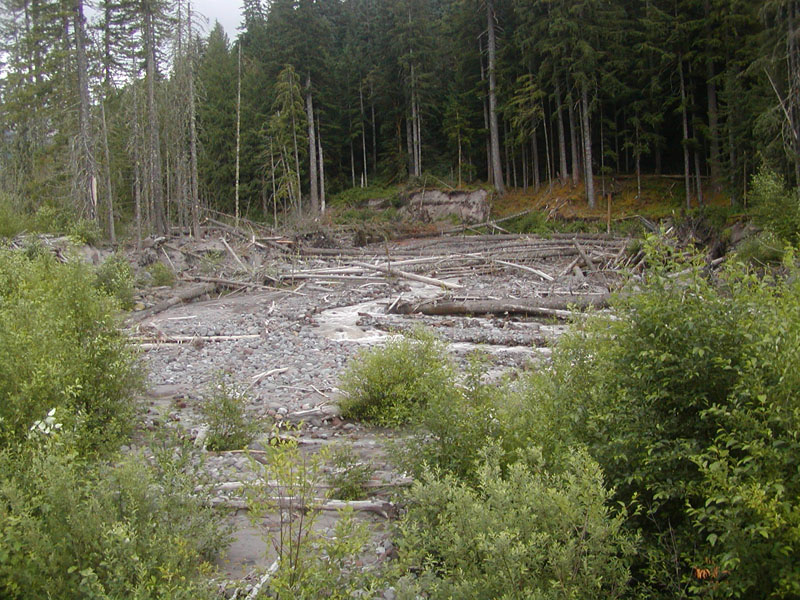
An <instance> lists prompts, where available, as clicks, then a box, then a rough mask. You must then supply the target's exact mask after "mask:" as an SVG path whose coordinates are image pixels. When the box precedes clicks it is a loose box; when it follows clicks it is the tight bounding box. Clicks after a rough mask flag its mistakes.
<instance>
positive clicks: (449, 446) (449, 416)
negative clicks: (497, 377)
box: [397, 354, 518, 481]
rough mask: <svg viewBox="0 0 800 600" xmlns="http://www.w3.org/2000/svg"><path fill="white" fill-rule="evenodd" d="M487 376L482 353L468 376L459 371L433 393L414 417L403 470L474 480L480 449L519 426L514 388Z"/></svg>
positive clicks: (401, 453) (475, 357)
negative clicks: (487, 379) (433, 471)
mask: <svg viewBox="0 0 800 600" xmlns="http://www.w3.org/2000/svg"><path fill="white" fill-rule="evenodd" d="M485 374H486V364H485V362H484V361H483V360H482V357H481V356H480V355H477V354H476V355H473V356H472V357H471V360H470V363H469V368H468V370H467V372H466V374H462V373H457V372H456V371H455V369H454V370H453V372H452V374H451V375H450V377H451V379H450V380H449V381H447V382H444V383H442V384H440V386H441V388H440V389H439V391H438V392H437V393H435V394H431V395H430V398H429V400H428V402H427V403H426V404H425V405H424V406H421V407H420V409H419V411H418V413H417V415H416V418H415V419H414V435H413V436H412V438H411V440H410V441H409V442H408V443H405V444H403V445H402V446H401V447H400V448H399V452H398V453H397V458H398V459H399V460H400V462H401V464H402V466H403V467H404V469H406V470H407V471H409V472H411V473H414V474H415V475H421V474H422V472H423V471H424V470H425V469H426V468H428V467H431V468H435V469H438V470H440V471H442V472H444V473H448V474H452V475H455V476H457V477H459V478H462V479H465V480H470V481H471V480H473V479H474V475H475V468H476V466H477V464H478V459H479V457H480V453H481V451H482V450H483V449H484V448H485V447H486V445H487V444H490V443H494V442H497V441H498V440H501V439H503V438H504V436H505V435H506V434H508V433H509V431H508V430H509V429H511V428H512V427H510V425H511V424H512V423H514V427H516V425H517V424H518V423H517V421H516V419H515V418H514V417H512V416H510V413H511V412H512V411H514V410H516V408H517V405H516V404H515V403H514V401H513V399H512V398H513V393H512V392H511V390H510V389H509V386H508V385H505V384H503V383H498V382H493V383H485V382H484V381H483V379H484V377H485ZM459 380H463V381H459ZM509 440H510V436H509Z"/></svg>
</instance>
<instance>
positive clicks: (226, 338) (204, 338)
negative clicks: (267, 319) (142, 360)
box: [130, 333, 261, 345]
mask: <svg viewBox="0 0 800 600" xmlns="http://www.w3.org/2000/svg"><path fill="white" fill-rule="evenodd" d="M260 338H261V336H260V335H258V334H255V333H254V334H245V335H170V336H165V337H132V338H130V340H131V341H132V342H134V343H137V344H145V345H158V344H197V343H205V342H237V341H239V340H257V339H260Z"/></svg>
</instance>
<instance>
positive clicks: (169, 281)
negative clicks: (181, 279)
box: [147, 261, 175, 287]
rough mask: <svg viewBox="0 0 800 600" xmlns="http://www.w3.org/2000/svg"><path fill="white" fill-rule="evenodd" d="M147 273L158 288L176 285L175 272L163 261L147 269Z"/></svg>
mask: <svg viewBox="0 0 800 600" xmlns="http://www.w3.org/2000/svg"><path fill="white" fill-rule="evenodd" d="M147 272H148V273H150V276H151V277H152V278H153V279H152V282H153V285H154V286H156V287H161V286H164V287H172V286H173V285H175V272H174V271H173V270H172V269H170V268H169V267H168V266H167V265H165V264H164V263H163V262H161V261H157V262H154V263H153V264H152V265H149V266H148V267H147Z"/></svg>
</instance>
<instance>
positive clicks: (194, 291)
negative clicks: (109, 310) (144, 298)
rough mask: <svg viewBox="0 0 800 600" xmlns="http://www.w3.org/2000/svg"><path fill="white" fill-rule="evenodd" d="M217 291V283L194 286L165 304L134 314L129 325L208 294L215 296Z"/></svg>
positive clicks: (130, 317)
mask: <svg viewBox="0 0 800 600" xmlns="http://www.w3.org/2000/svg"><path fill="white" fill-rule="evenodd" d="M216 290H217V284H216V283H204V284H203V285H199V286H194V287H190V288H187V289H185V290H181V291H179V292H178V293H177V294H175V295H174V296H172V297H171V298H168V299H167V300H164V301H163V302H159V303H158V304H156V305H155V306H151V307H150V308H146V309H145V310H142V311H139V312H137V313H134V314H132V315H131V316H129V317H128V319H127V320H128V323H139V322H141V321H144V320H145V319H147V318H149V317H152V316H153V315H157V314H158V313H160V312H164V311H165V310H167V309H168V308H172V307H173V306H176V305H178V304H181V303H183V302H191V301H192V300H194V299H196V298H199V297H200V296H204V295H206V294H213V293H214V292H215V291H216Z"/></svg>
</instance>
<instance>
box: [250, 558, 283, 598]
mask: <svg viewBox="0 0 800 600" xmlns="http://www.w3.org/2000/svg"><path fill="white" fill-rule="evenodd" d="M280 564H281V559H280V557H278V558H276V559H275V562H273V563H272V565H270V567H269V569H267V572H266V573H264V575H263V576H262V577H261V579H259V581H258V583H257V584H255V585H254V586H253V589H252V590H250V593H249V594H247V597H246V598H245V599H244V600H256V598H258V595H259V594H260V593H261V588H263V587H264V586H265V585H267V583H269V580H270V579H272V576H273V575H275V573H277V572H278V567H279V566H280Z"/></svg>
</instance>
